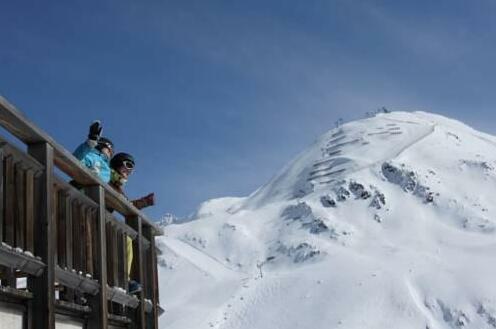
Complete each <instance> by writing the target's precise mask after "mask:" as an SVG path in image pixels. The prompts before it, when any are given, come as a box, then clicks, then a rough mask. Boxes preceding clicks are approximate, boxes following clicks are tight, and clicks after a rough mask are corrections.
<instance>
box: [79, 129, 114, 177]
mask: <svg viewBox="0 0 496 329" xmlns="http://www.w3.org/2000/svg"><path fill="white" fill-rule="evenodd" d="M102 129H103V128H102V125H101V123H100V121H95V122H93V123H92V124H91V126H90V131H89V134H88V139H87V140H86V141H85V142H84V143H82V144H81V145H79V146H78V148H77V149H76V150H75V151H74V153H73V155H74V156H75V157H76V158H77V159H78V160H79V161H80V162H81V164H82V165H84V166H85V167H87V168H89V169H90V170H91V171H92V172H93V173H95V175H97V176H98V177H99V178H100V179H101V180H102V181H104V182H105V183H109V182H110V178H111V170H110V158H112V155H113V150H114V144H113V143H112V141H111V140H110V139H108V138H106V137H102V136H101V134H102Z"/></svg>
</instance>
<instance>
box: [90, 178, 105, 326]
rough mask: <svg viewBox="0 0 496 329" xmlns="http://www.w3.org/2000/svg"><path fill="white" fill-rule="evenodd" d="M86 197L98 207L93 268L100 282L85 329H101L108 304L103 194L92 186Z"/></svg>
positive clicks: (97, 187) (98, 187)
mask: <svg viewBox="0 0 496 329" xmlns="http://www.w3.org/2000/svg"><path fill="white" fill-rule="evenodd" d="M86 192H87V195H88V196H89V197H90V198H91V199H92V200H93V201H95V202H96V203H97V204H98V205H99V208H98V213H97V218H96V227H97V236H98V237H97V238H98V239H97V244H96V248H97V258H96V268H95V279H96V280H97V281H98V282H100V286H101V288H100V293H99V294H98V295H97V296H95V297H93V298H90V303H91V306H92V312H91V315H90V316H89V319H88V326H87V329H102V328H107V326H108V307H107V306H108V302H107V262H106V259H105V258H106V256H107V244H106V241H105V238H106V234H105V213H106V208H105V192H104V189H103V188H102V187H101V186H92V187H89V188H87V189H86Z"/></svg>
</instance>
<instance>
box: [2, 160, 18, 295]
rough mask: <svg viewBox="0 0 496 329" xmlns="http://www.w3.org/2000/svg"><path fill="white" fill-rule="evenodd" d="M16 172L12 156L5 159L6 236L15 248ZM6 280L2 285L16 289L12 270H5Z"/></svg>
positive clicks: (7, 240)
mask: <svg viewBox="0 0 496 329" xmlns="http://www.w3.org/2000/svg"><path fill="white" fill-rule="evenodd" d="M15 200H16V193H15V172H14V160H13V157H12V156H8V157H7V158H6V159H5V220H4V225H5V228H4V234H5V243H7V244H8V245H9V246H11V247H13V248H15V241H14V240H15V203H16V202H15ZM5 272H6V273H5V280H2V285H5V284H4V283H6V284H7V285H8V286H10V287H12V288H16V278H15V276H14V272H13V271H12V270H10V269H6V270H5Z"/></svg>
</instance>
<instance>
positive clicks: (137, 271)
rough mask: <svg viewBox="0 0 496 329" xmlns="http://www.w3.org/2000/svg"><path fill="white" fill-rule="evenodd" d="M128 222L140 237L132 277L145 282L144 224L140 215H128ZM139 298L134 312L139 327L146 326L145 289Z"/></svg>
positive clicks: (134, 256)
mask: <svg viewBox="0 0 496 329" xmlns="http://www.w3.org/2000/svg"><path fill="white" fill-rule="evenodd" d="M126 224H128V225H129V226H131V227H132V228H133V229H135V230H136V231H137V232H138V238H137V239H136V240H135V241H134V246H135V247H134V248H133V268H134V271H132V273H133V274H134V277H131V278H130V279H134V280H136V281H138V282H140V283H143V279H144V271H143V230H142V228H143V225H142V222H141V218H140V217H127V218H126ZM138 298H139V300H140V305H139V306H138V307H137V308H136V310H135V311H134V312H133V313H134V314H133V318H134V324H135V325H136V326H137V327H138V328H140V329H141V328H142V329H144V328H146V327H145V326H146V315H145V303H144V300H145V292H144V290H141V292H140V293H138Z"/></svg>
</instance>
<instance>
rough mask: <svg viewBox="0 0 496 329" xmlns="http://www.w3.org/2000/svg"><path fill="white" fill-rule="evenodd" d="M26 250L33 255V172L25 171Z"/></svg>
mask: <svg viewBox="0 0 496 329" xmlns="http://www.w3.org/2000/svg"><path fill="white" fill-rule="evenodd" d="M25 192H26V195H25V200H26V250H27V251H29V252H31V253H32V254H33V255H34V172H33V170H31V169H28V170H27V171H26V190H25Z"/></svg>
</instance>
